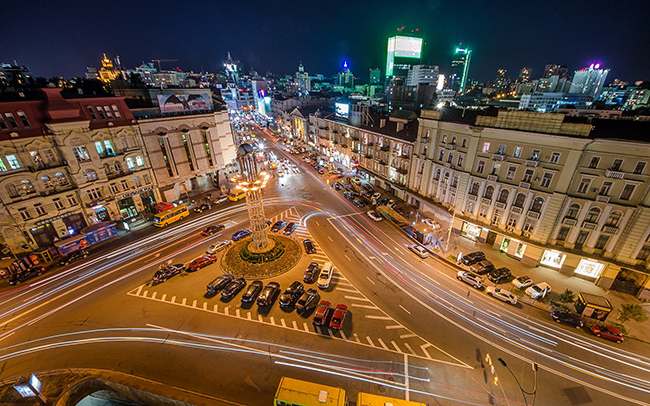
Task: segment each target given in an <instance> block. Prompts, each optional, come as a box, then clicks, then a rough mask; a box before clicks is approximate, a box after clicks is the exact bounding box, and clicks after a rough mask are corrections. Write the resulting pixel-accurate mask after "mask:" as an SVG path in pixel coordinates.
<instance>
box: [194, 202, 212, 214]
mask: <svg viewBox="0 0 650 406" xmlns="http://www.w3.org/2000/svg"><path fill="white" fill-rule="evenodd" d="M211 208H212V206H210V204H209V203H203V204H201V205H199V206H197V207H195V208H194V211H195V212H196V213H202V212H204V211H206V210H210V209H211Z"/></svg>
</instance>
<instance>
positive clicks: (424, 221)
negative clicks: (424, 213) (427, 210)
mask: <svg viewBox="0 0 650 406" xmlns="http://www.w3.org/2000/svg"><path fill="white" fill-rule="evenodd" d="M422 222H423V223H424V224H426V225H428V226H429V227H431V228H432V229H434V230H435V229H436V228H438V227H440V226H439V225H438V223H436V222H435V221H433V220H431V219H422Z"/></svg>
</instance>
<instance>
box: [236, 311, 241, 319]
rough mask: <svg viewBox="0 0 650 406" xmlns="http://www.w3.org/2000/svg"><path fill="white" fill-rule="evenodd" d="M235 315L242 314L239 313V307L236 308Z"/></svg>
mask: <svg viewBox="0 0 650 406" xmlns="http://www.w3.org/2000/svg"><path fill="white" fill-rule="evenodd" d="M235 317H241V316H240V315H239V309H235Z"/></svg>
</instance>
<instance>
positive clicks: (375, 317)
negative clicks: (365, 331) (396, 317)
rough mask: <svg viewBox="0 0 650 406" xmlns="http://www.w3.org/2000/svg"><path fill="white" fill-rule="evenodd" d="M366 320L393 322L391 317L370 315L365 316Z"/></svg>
mask: <svg viewBox="0 0 650 406" xmlns="http://www.w3.org/2000/svg"><path fill="white" fill-rule="evenodd" d="M366 319H372V320H393V318H392V317H388V316H373V315H370V314H366Z"/></svg>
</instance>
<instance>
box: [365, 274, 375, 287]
mask: <svg viewBox="0 0 650 406" xmlns="http://www.w3.org/2000/svg"><path fill="white" fill-rule="evenodd" d="M366 278H368V280H369V281H370V283H372V284H373V285H375V281H373V280H372V279H370V277H369V276H366Z"/></svg>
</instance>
